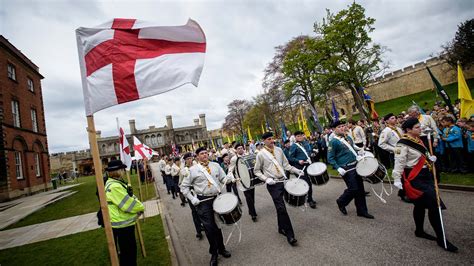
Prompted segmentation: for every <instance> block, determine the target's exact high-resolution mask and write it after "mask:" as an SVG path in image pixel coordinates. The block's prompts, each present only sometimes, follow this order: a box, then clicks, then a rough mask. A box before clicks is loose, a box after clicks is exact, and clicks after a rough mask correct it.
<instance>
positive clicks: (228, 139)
mask: <svg viewBox="0 0 474 266" xmlns="http://www.w3.org/2000/svg"><path fill="white" fill-rule="evenodd" d="M227 142H228V143H229V144H230V143H231V142H232V141H230V137H229V135H227Z"/></svg>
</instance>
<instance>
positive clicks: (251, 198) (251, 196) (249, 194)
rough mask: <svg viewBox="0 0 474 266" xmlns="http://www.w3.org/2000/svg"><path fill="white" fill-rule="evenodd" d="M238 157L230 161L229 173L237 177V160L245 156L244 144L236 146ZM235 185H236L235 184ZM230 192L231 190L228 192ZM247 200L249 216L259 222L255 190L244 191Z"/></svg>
mask: <svg viewBox="0 0 474 266" xmlns="http://www.w3.org/2000/svg"><path fill="white" fill-rule="evenodd" d="M235 152H236V156H233V157H232V159H230V165H229V173H230V174H232V175H234V176H235V167H236V165H237V159H238V158H240V157H242V156H244V154H245V150H244V145H242V143H237V144H235ZM234 184H235V183H234ZM227 191H228V192H229V190H227ZM244 196H245V200H246V201H247V207H248V208H249V215H250V216H251V217H252V221H254V222H256V221H257V211H255V188H251V189H247V190H244ZM239 200H240V199H239Z"/></svg>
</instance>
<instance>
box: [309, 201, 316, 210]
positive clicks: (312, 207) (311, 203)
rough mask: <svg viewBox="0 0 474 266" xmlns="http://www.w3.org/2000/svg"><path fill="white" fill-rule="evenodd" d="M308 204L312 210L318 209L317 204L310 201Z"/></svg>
mask: <svg viewBox="0 0 474 266" xmlns="http://www.w3.org/2000/svg"><path fill="white" fill-rule="evenodd" d="M308 203H309V207H311V209H316V202H314V201H310V202H308Z"/></svg>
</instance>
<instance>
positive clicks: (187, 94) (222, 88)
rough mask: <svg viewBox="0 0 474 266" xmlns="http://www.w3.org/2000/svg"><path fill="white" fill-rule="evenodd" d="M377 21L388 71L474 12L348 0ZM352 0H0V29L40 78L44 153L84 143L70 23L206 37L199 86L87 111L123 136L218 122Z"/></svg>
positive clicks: (429, 3) (446, 2) (435, 1)
mask: <svg viewBox="0 0 474 266" xmlns="http://www.w3.org/2000/svg"><path fill="white" fill-rule="evenodd" d="M357 2H358V3H360V4H362V5H363V6H364V7H365V8H366V14H367V15H368V16H370V17H373V18H375V19H376V23H375V28H376V30H375V32H374V33H373V34H372V38H373V40H374V41H375V42H377V43H380V44H382V45H384V46H387V47H388V48H389V49H390V51H389V52H387V53H386V54H385V55H384V57H385V59H386V60H387V61H389V62H390V64H391V69H393V70H395V69H398V68H401V67H404V66H407V65H410V64H413V63H416V62H418V61H421V60H424V59H426V58H428V57H429V56H430V55H432V54H436V53H438V52H439V51H440V46H441V45H442V44H444V43H446V42H447V41H450V40H451V39H452V38H453V37H454V34H455V32H456V30H457V25H458V24H459V23H460V22H463V21H465V20H467V19H471V18H473V14H474V12H473V11H474V2H473V1H472V0H464V1H458V0H442V1H441V0H423V1H421V0H420V1H415V0H397V1H395V0H393V1H386V0H385V1H383V0H378V1H375V0H372V1H357ZM350 3H352V0H351V1H346V0H337V1H334V0H328V1H316V0H313V1H302V0H293V1H235V0H234V1H233V0H230V1H229V0H227V1H224V0H223V1H176V0H175V1H140V0H133V1H132V0H129V1H90V0H87V1H82V0H68V1H66V0H41V1H40V0H37V1H26V0H0V34H2V35H3V36H5V38H7V39H8V40H9V41H10V42H11V43H12V44H13V45H15V46H16V47H17V48H18V49H20V50H21V51H22V52H23V53H24V54H25V55H26V56H28V57H29V58H30V59H31V60H32V61H33V62H34V63H35V64H36V65H38V66H39V68H40V72H41V74H42V75H43V76H44V77H45V78H44V80H43V81H42V88H43V98H44V108H45V115H46V128H47V134H48V142H49V151H50V153H53V152H60V151H71V150H77V149H84V148H88V140H87V133H86V130H85V128H86V117H85V112H84V102H83V94H82V87H81V80H80V71H79V63H78V55H77V47H76V38H75V29H76V28H78V27H93V26H95V25H99V24H102V23H104V22H106V21H109V20H111V19H113V18H136V19H140V20H147V21H152V22H155V23H156V24H157V25H183V24H185V23H186V21H187V20H188V18H192V19H194V20H196V21H197V22H198V23H199V24H200V25H201V27H202V28H203V30H204V32H205V33H206V37H207V53H206V61H205V65H204V70H203V73H202V76H201V80H200V84H199V87H198V88H194V87H192V86H185V87H181V88H179V89H177V90H174V91H171V92H168V93H165V94H161V95H158V96H154V97H151V98H148V99H143V100H140V101H136V102H131V103H126V104H123V105H119V106H115V107H111V108H108V109H106V110H102V111H99V112H98V113H96V114H95V116H94V117H95V121H96V128H97V129H98V130H101V131H102V135H103V136H111V135H114V134H115V132H116V123H115V118H116V117H118V118H119V119H120V123H121V125H122V126H123V127H124V129H125V131H126V132H127V133H128V132H129V128H128V120H129V119H135V121H136V125H137V128H138V129H144V128H147V127H148V126H150V125H155V126H157V127H160V126H163V125H165V123H166V120H165V116H166V115H172V116H173V123H174V126H175V127H181V126H187V125H190V124H192V122H193V119H194V118H197V117H198V114H200V113H205V114H206V118H207V125H208V129H215V128H219V127H220V126H221V125H222V122H223V120H224V117H225V116H226V113H227V104H228V103H229V102H230V101H232V100H233V99H248V100H250V99H252V97H254V96H255V95H257V94H258V93H261V92H262V88H261V81H262V78H263V70H264V68H265V66H266V65H267V64H268V62H270V60H271V59H272V57H273V55H274V47H275V46H277V45H281V44H283V43H285V42H287V41H288V40H290V39H291V38H293V37H295V36H298V35H300V34H310V35H311V34H314V33H313V31H312V30H313V23H314V22H316V21H318V22H319V21H321V20H322V18H323V17H324V16H325V13H326V9H330V10H331V11H332V12H337V11H339V10H341V9H343V8H346V7H347V5H349V4H350Z"/></svg>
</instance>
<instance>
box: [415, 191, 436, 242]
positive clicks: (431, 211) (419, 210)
mask: <svg viewBox="0 0 474 266" xmlns="http://www.w3.org/2000/svg"><path fill="white" fill-rule="evenodd" d="M414 203H415V207H414V208H413V219H414V220H415V226H416V229H415V230H416V231H417V232H420V233H421V232H424V229H423V224H424V222H425V208H426V206H425V204H424V203H421V202H420V201H417V200H415V202H414ZM428 219H429V220H430V224H431V226H432V227H433V230H434V231H435V233H436V237H437V238H438V239H439V240H440V241H443V231H442V228H441V219H440V217H439V210H438V208H433V207H430V208H428Z"/></svg>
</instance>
